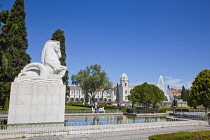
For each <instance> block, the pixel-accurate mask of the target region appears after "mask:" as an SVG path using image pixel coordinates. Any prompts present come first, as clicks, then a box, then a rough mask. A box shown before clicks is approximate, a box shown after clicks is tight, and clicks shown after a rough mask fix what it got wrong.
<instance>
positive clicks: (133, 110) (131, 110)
mask: <svg viewBox="0 0 210 140" xmlns="http://www.w3.org/2000/svg"><path fill="white" fill-rule="evenodd" d="M126 112H127V113H134V112H135V109H133V108H128V109H127V111H126Z"/></svg>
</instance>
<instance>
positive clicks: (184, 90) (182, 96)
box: [181, 85, 189, 101]
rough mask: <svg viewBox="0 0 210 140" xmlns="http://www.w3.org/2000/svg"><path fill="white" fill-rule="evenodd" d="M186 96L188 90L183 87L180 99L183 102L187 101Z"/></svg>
mask: <svg viewBox="0 0 210 140" xmlns="http://www.w3.org/2000/svg"><path fill="white" fill-rule="evenodd" d="M188 94H189V90H187V89H185V87H184V85H183V86H182V92H181V99H183V101H187V98H188Z"/></svg>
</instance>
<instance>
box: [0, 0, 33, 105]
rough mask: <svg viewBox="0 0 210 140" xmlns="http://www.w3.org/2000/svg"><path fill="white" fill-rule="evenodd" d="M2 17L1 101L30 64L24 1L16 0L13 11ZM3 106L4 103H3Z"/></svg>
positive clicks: (0, 49) (3, 13)
mask: <svg viewBox="0 0 210 140" xmlns="http://www.w3.org/2000/svg"><path fill="white" fill-rule="evenodd" d="M0 16H1V25H0V26H1V35H0V37H1V39H0V43H1V48H0V53H1V54H3V55H1V56H0V59H1V60H0V62H1V64H0V67H1V71H0V87H1V89H0V100H1V101H3V102H4V101H5V99H6V97H9V93H10V85H11V82H13V81H14V78H15V77H16V76H17V75H18V74H19V73H20V71H21V70H22V69H23V67H24V66H25V65H27V64H28V63H30V59H31V58H30V56H29V55H28V54H27V53H26V49H27V48H28V40H27V38H26V37H27V32H26V26H25V16H26V13H25V10H24V0H16V1H15V3H14V5H13V7H12V9H11V11H3V12H1V14H0ZM1 104H2V102H1Z"/></svg>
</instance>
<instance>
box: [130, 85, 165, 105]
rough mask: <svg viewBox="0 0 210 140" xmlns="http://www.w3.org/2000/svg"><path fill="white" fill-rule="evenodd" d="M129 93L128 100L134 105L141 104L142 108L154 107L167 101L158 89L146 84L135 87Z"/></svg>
mask: <svg viewBox="0 0 210 140" xmlns="http://www.w3.org/2000/svg"><path fill="white" fill-rule="evenodd" d="M130 93H131V94H130V95H129V96H128V99H129V100H130V101H132V102H135V103H136V102H137V103H141V104H143V105H144V107H149V106H150V105H153V107H155V106H156V104H157V103H158V102H161V101H164V100H167V98H166V97H165V95H164V92H163V91H162V90H161V89H160V88H158V87H157V86H155V85H152V84H147V83H143V84H142V85H138V86H135V87H134V88H133V89H132V90H131V91H130Z"/></svg>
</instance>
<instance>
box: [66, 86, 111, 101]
mask: <svg viewBox="0 0 210 140" xmlns="http://www.w3.org/2000/svg"><path fill="white" fill-rule="evenodd" d="M69 88H70V93H69V96H67V98H68V101H70V102H72V101H76V102H82V101H84V99H85V97H84V93H83V91H82V88H81V87H79V86H77V87H75V86H70V87H69ZM95 94H96V95H95V100H96V101H102V100H103V101H114V97H113V95H114V91H110V92H106V91H105V92H103V90H98V91H96V93H95ZM102 94H103V99H102Z"/></svg>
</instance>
